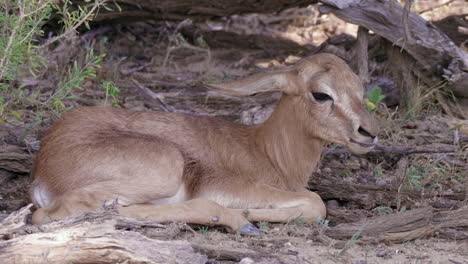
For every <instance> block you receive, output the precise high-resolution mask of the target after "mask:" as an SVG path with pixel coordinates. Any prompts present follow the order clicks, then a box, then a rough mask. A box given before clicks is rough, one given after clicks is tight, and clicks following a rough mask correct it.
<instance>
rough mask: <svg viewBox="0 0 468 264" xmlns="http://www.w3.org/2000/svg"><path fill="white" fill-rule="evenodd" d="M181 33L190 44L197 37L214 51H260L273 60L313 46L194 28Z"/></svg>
mask: <svg viewBox="0 0 468 264" xmlns="http://www.w3.org/2000/svg"><path fill="white" fill-rule="evenodd" d="M181 32H182V34H183V35H184V36H186V37H187V38H188V39H189V40H190V41H191V42H195V39H196V38H197V37H199V36H203V40H204V41H205V42H206V43H207V44H208V46H209V47H210V48H214V49H237V50H238V49H262V50H264V51H265V52H266V53H268V55H270V54H275V58H278V56H281V54H285V55H291V54H299V53H305V52H308V51H309V52H310V51H311V50H312V49H313V46H302V45H299V44H298V43H297V42H294V41H292V40H288V39H282V38H275V37H272V36H268V35H261V34H252V35H241V34H237V33H235V32H228V31H222V30H219V31H213V30H210V29H200V28H197V27H194V26H190V27H183V28H181Z"/></svg>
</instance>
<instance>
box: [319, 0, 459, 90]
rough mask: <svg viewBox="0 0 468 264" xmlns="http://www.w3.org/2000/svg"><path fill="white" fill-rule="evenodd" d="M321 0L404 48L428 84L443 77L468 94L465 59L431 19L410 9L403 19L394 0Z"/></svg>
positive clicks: (327, 8)
mask: <svg viewBox="0 0 468 264" xmlns="http://www.w3.org/2000/svg"><path fill="white" fill-rule="evenodd" d="M321 2H322V3H323V4H324V5H323V6H321V7H320V10H321V11H322V12H324V13H329V12H332V13H333V14H335V15H336V16H338V17H339V18H341V19H343V20H345V21H346V22H349V23H353V24H357V25H360V26H363V27H365V28H367V29H369V30H372V31H373V32H375V33H376V34H378V35H380V36H382V37H384V38H386V39H387V40H389V41H390V42H392V43H394V44H395V45H398V46H399V47H401V48H402V49H404V50H405V51H407V52H408V53H409V54H410V55H411V56H412V57H413V58H414V59H415V60H416V62H417V63H418V71H419V72H420V73H421V74H422V75H424V76H426V81H429V82H431V83H429V85H435V84H438V83H439V82H440V81H445V82H446V83H447V89H449V90H451V91H452V92H453V93H454V94H455V95H457V96H461V97H468V61H467V59H466V58H465V55H464V54H463V52H462V51H461V50H460V49H459V48H458V47H457V46H455V44H454V43H453V42H452V41H451V40H450V39H449V38H448V37H447V36H446V35H445V34H444V33H443V32H442V31H441V30H440V29H438V28H437V27H435V26H434V25H433V24H432V23H430V22H428V21H426V20H424V19H423V18H422V17H420V16H419V15H417V14H415V13H412V12H409V14H408V17H407V21H406V20H405V11H404V8H403V7H402V6H401V5H400V4H399V3H397V2H396V1H377V0H367V1H364V0H344V1H340V4H339V5H338V4H337V2H336V1H332V0H321ZM404 21H406V22H407V23H405V25H406V26H405V25H403V22H404ZM405 28H406V29H407V30H405ZM434 76H437V78H434Z"/></svg>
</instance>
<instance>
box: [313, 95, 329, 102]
mask: <svg viewBox="0 0 468 264" xmlns="http://www.w3.org/2000/svg"><path fill="white" fill-rule="evenodd" d="M312 96H313V97H314V99H315V101H317V102H325V101H328V100H331V101H333V98H331V96H329V95H328V94H326V93H312Z"/></svg>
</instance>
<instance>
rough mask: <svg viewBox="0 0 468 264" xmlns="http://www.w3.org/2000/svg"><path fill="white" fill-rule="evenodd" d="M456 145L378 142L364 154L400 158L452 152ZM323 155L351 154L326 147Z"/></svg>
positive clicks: (345, 150) (347, 151)
mask: <svg viewBox="0 0 468 264" xmlns="http://www.w3.org/2000/svg"><path fill="white" fill-rule="evenodd" d="M457 150H458V147H457V146H452V145H444V144H437V145H427V146H385V145H381V144H378V145H376V146H375V148H374V149H372V150H371V151H370V152H369V153H367V154H365V155H366V156H378V157H382V158H389V159H400V158H401V157H403V156H408V155H412V154H431V153H454V152H457ZM323 154H324V155H333V156H339V155H351V152H350V151H349V150H348V149H345V148H334V149H326V150H325V151H324V152H323Z"/></svg>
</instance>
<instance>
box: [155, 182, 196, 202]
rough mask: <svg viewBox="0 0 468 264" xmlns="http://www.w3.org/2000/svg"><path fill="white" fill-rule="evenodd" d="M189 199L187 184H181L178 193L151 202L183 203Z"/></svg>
mask: <svg viewBox="0 0 468 264" xmlns="http://www.w3.org/2000/svg"><path fill="white" fill-rule="evenodd" d="M185 201H187V191H186V190H185V185H183V184H182V185H181V186H180V187H179V190H177V193H176V194H174V195H173V196H170V197H167V198H162V199H158V200H153V201H151V202H150V203H152V204H155V205H159V204H175V203H182V202H185Z"/></svg>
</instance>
